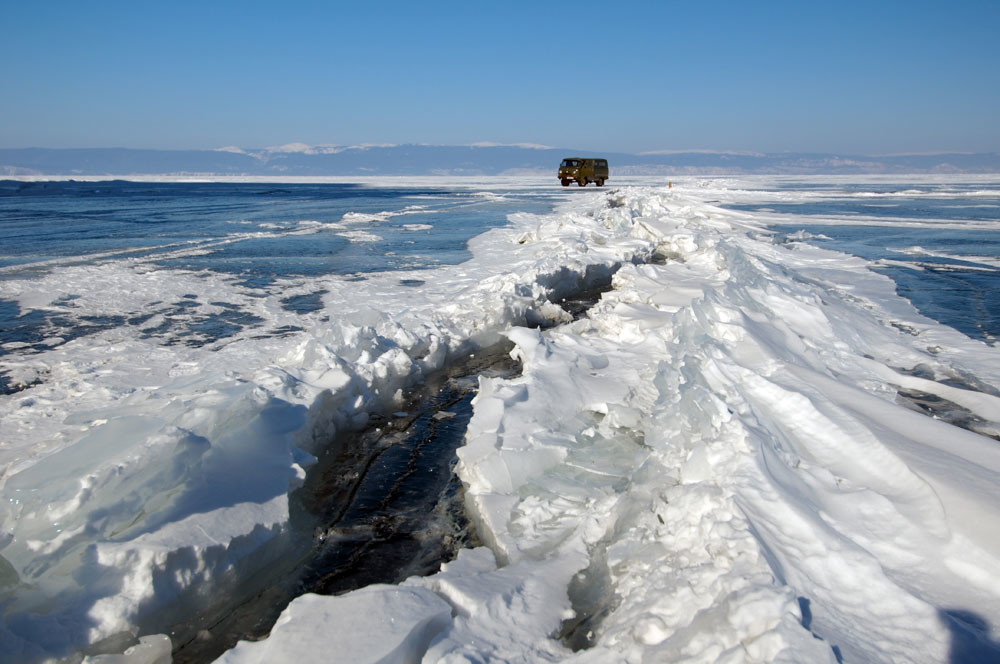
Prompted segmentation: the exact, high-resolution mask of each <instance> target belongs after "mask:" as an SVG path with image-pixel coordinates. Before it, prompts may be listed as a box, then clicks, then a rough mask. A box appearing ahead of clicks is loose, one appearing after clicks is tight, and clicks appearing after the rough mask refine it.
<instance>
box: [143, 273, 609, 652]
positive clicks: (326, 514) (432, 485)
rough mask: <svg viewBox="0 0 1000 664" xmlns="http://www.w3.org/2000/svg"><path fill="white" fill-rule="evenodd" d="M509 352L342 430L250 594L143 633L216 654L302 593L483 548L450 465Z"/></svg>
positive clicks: (590, 296)
mask: <svg viewBox="0 0 1000 664" xmlns="http://www.w3.org/2000/svg"><path fill="white" fill-rule="evenodd" d="M617 269H618V266H617V265H616V266H611V267H610V268H605V269H603V270H600V269H598V270H596V271H595V272H594V274H588V276H587V277H586V278H585V279H584V280H583V283H584V284H587V285H586V286H583V285H582V284H581V286H580V287H579V288H578V289H577V290H576V291H575V292H572V293H568V294H567V295H566V296H564V297H559V298H558V299H557V303H558V304H559V305H560V306H561V307H562V308H563V309H564V310H566V311H567V313H569V314H570V315H571V316H572V317H573V318H574V319H576V318H580V317H581V316H583V315H584V314H585V313H586V312H587V310H588V309H590V307H592V306H593V305H594V304H595V303H596V302H597V301H599V300H600V297H601V294H602V293H604V292H606V291H608V290H609V289H610V288H611V278H612V276H613V274H614V273H615V271H616V270H617ZM512 348H513V344H511V343H510V342H509V341H505V342H503V343H500V344H497V345H496V346H493V347H491V348H487V349H482V350H478V351H475V352H474V353H471V354H470V355H469V356H468V357H467V358H466V359H465V360H464V361H463V362H460V363H458V364H457V365H456V366H453V367H451V368H449V369H446V370H444V371H442V372H440V373H438V374H436V375H433V376H431V377H429V378H428V379H427V381H426V382H425V383H424V384H423V385H422V386H421V387H420V388H419V389H417V390H414V391H413V393H412V394H411V395H410V396H409V399H408V403H407V407H406V409H405V410H403V411H399V412H396V413H393V414H392V415H390V416H383V417H379V418H373V419H372V420H371V421H370V423H369V426H368V428H367V429H365V430H364V431H362V432H359V433H357V434H354V435H348V436H341V437H338V440H336V441H334V443H333V444H332V445H331V447H330V448H329V449H328V450H327V451H326V453H325V454H323V455H322V456H321V457H320V458H319V460H318V461H317V463H316V464H315V465H314V466H313V467H312V468H310V469H309V472H308V474H307V477H306V481H305V484H304V485H303V486H302V487H301V488H300V489H299V490H297V491H296V492H294V493H293V494H292V495H291V503H290V509H291V520H292V528H291V530H292V533H291V534H290V535H289V537H291V538H293V539H295V540H297V541H294V542H292V543H291V545H290V546H289V547H288V548H289V549H290V550H292V551H293V552H296V553H294V555H283V556H282V557H281V560H280V561H278V562H277V563H276V564H275V566H272V567H271V568H270V569H268V570H267V571H266V572H263V573H261V574H258V575H257V576H256V577H255V578H254V579H252V580H251V582H250V584H245V585H252V588H250V589H249V590H248V589H247V588H246V587H244V588H242V589H241V590H242V592H239V593H236V592H234V593H233V597H231V598H229V600H228V601H225V600H224V601H219V600H218V599H217V598H215V599H213V601H212V602H211V604H212V606H213V607H214V608H213V609H210V610H206V611H205V612H204V613H201V614H199V615H198V616H194V617H192V618H190V619H185V621H184V622H182V623H179V624H174V625H173V626H172V628H166V629H165V628H163V627H162V626H154V625H149V626H147V629H144V630H143V631H144V632H147V633H156V632H168V633H170V635H171V638H172V640H173V642H174V651H173V661H174V663H175V664H188V663H201V662H209V661H213V660H214V659H215V658H217V657H218V656H220V655H221V654H222V653H223V652H225V651H226V650H228V649H229V648H232V647H233V646H234V645H236V643H237V641H239V640H258V639H261V638H264V637H266V636H267V635H268V633H269V632H270V630H271V627H272V626H273V625H274V622H275V621H276V620H277V618H278V616H279V615H280V613H281V611H282V610H284V608H285V607H286V606H287V605H288V603H289V602H291V601H292V600H293V599H294V598H295V597H298V596H299V595H302V594H305V593H317V594H324V595H335V594H340V593H345V592H349V591H351V590H355V589H358V588H362V587H365V586H367V585H370V584H373V583H389V584H393V583H399V582H401V581H403V580H404V579H406V578H408V577H410V576H414V575H428V574H432V573H434V572H436V571H437V570H438V569H439V568H440V565H441V563H443V562H448V561H450V560H453V559H454V558H455V557H456V556H457V554H458V551H459V550H460V549H462V548H466V547H475V546H478V545H479V544H480V542H479V540H478V537H477V535H476V533H475V531H474V529H473V528H472V526H471V524H470V522H469V521H468V519H467V517H466V515H465V513H464V498H463V487H462V484H461V482H460V480H459V479H458V478H457V476H456V475H455V473H454V466H455V463H456V462H457V460H458V457H457V455H456V450H457V449H458V447H460V446H461V444H462V442H463V440H464V437H465V431H466V429H467V427H468V424H469V421H470V419H471V418H472V413H473V409H472V400H473V398H474V397H475V395H476V390H477V388H478V385H479V376H500V377H504V378H511V377H514V376H516V375H518V374H519V373H520V371H521V367H520V365H519V364H518V363H517V362H516V361H515V360H513V359H512V358H511V356H510V351H511V349H512ZM591 585H592V584H591ZM598 595H599V596H595V597H594V598H592V599H593V606H584V605H583V604H580V605H579V606H576V607H575V608H577V610H578V614H579V616H580V617H579V618H578V619H577V620H575V621H574V624H573V625H566V626H565V627H564V630H563V631H564V634H562V635H560V638H563V639H564V640H565V641H567V642H576V643H574V646H575V647H586V646H587V640H588V639H589V638H590V637H589V633H590V627H595V626H596V625H597V624H599V622H600V620H601V619H603V617H604V615H605V614H606V610H607V608H606V607H607V605H608V602H607V597H605V596H604V593H598ZM195 622H197V624H195ZM206 625H207V627H205V626H206Z"/></svg>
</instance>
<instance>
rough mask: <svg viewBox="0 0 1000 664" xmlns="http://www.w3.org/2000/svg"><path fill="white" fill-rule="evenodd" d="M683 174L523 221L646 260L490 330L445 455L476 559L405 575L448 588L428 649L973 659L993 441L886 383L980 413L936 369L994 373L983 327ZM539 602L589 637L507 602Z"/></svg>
mask: <svg viewBox="0 0 1000 664" xmlns="http://www.w3.org/2000/svg"><path fill="white" fill-rule="evenodd" d="M702 194H703V192H694V193H692V192H691V191H690V190H689V191H684V190H683V189H682V188H680V187H675V188H673V189H669V190H667V189H630V190H625V191H617V192H610V193H609V194H607V195H602V196H597V195H595V196H593V197H591V198H590V199H588V203H589V205H590V206H591V207H590V209H589V210H588V209H583V208H577V209H573V210H563V211H562V216H561V217H560V219H561V226H562V228H553V227H552V226H548V227H545V226H544V225H543V226H540V227H539V228H537V229H531V230H529V231H526V232H525V233H524V234H523V235H522V236H521V237H520V241H521V242H523V243H524V244H525V245H528V246H531V245H533V244H541V243H545V242H547V241H548V240H549V238H551V237H552V234H553V233H554V232H560V233H565V232H566V229H567V228H571V227H574V226H583V225H591V227H593V228H597V229H600V228H631V229H633V230H632V231H631V233H630V236H631V237H637V238H641V239H644V240H647V241H649V242H652V243H655V245H656V252H655V253H656V255H659V256H663V257H665V260H664V261H663V263H662V264H631V263H627V264H624V265H623V266H622V268H621V269H620V270H619V271H618V272H616V273H615V275H614V289H613V290H612V291H611V292H609V293H606V294H605V295H604V297H603V298H602V300H601V302H600V303H599V304H598V305H597V306H596V307H595V308H593V309H591V310H590V312H589V314H588V316H587V317H586V318H584V319H582V320H579V321H577V322H574V323H571V324H568V325H563V326H560V327H557V328H552V329H549V330H546V331H538V330H529V329H524V328H514V329H512V330H511V331H510V332H508V333H507V335H508V336H509V338H510V339H511V340H512V341H514V342H515V344H516V348H515V351H514V353H516V354H517V355H518V356H519V357H520V359H521V360H522V361H523V363H524V369H523V373H522V375H521V376H520V377H518V378H514V379H509V380H505V379H492V378H491V379H483V381H482V384H481V386H480V392H479V395H478V396H477V397H476V400H475V402H474V406H475V411H474V416H473V420H472V422H471V423H470V427H469V430H468V433H467V437H466V444H465V445H464V446H463V447H462V448H461V449H460V450H459V456H460V459H461V461H460V464H459V467H458V472H459V475H460V476H461V478H462V479H463V481H464V482H465V483H466V485H467V502H468V507H469V509H470V512H471V514H472V515H473V518H474V519H475V521H476V523H477V524H478V526H479V528H480V534H481V536H482V537H483V539H484V541H485V542H487V543H488V545H489V548H490V549H491V553H492V554H494V555H495V556H496V559H497V562H498V564H499V567H498V568H497V569H496V570H494V569H492V568H490V566H489V565H488V564H484V565H480V566H477V567H474V568H472V569H466V568H465V567H464V566H466V565H468V563H469V560H471V559H473V557H475V559H476V560H480V559H483V558H484V556H483V555H482V554H480V553H479V551H480V550H476V551H472V552H469V553H468V555H463V556H462V557H460V558H459V560H458V561H457V562H456V563H454V564H451V565H447V566H445V567H444V568H443V569H442V571H441V572H440V573H439V574H437V575H434V576H431V577H427V578H424V579H411V580H410V581H408V582H407V583H406V584H403V585H404V586H414V587H419V588H427V589H431V590H434V592H436V593H437V594H438V595H439V596H440V597H442V598H443V599H445V600H446V601H448V602H449V603H450V604H452V606H453V607H454V609H453V619H452V621H451V622H450V623H448V624H446V625H445V626H444V627H442V628H441V631H440V632H439V633H438V634H437V636H436V637H435V638H434V639H433V640H432V642H431V644H430V646H429V648H428V650H427V651H426V653H425V654H424V655H423V661H427V662H432V661H468V660H469V659H473V660H476V659H479V658H485V659H487V660H489V659H503V660H506V661H586V662H606V661H635V662H638V661H692V662H694V661H698V662H702V661H704V662H710V661H796V662H817V661H830V662H832V661H837V659H838V658H841V657H842V658H843V659H844V661H910V662H940V661H946V660H948V659H949V656H952V655H955V654H956V653H966V654H967V653H974V654H975V655H976V656H979V657H993V658H995V657H996V655H997V652H998V651H997V649H996V646H995V645H994V644H991V641H990V640H991V639H993V638H995V637H994V636H993V635H994V634H995V631H994V630H996V628H997V625H996V624H995V620H996V617H997V616H1000V584H998V582H1000V541H998V539H997V538H996V536H995V529H994V528H991V527H990V525H989V524H993V523H996V522H997V519H998V517H1000V497H998V496H1000V492H998V491H997V488H998V486H1000V485H998V481H1000V448H998V447H997V446H996V441H995V440H992V439H989V438H986V437H983V436H980V435H977V434H974V433H971V432H969V431H966V430H964V429H960V428H957V427H955V426H952V425H950V424H948V423H946V422H944V421H940V420H936V419H934V418H932V417H929V416H928V415H927V414H926V413H920V412H917V411H915V410H913V409H911V408H907V407H905V406H904V405H902V404H900V403H899V402H898V396H897V395H898V392H899V390H904V389H910V390H920V391H922V392H925V393H929V394H936V395H940V396H941V397H942V398H945V399H948V400H949V401H951V402H952V403H955V404H961V406H962V407H963V408H966V409H968V410H969V411H970V412H972V413H974V414H975V415H976V416H978V417H980V418H982V419H983V420H985V421H989V422H994V423H995V422H996V421H997V419H998V411H997V409H996V408H997V401H996V397H995V396H993V395H992V394H989V393H985V392H981V391H978V390H975V389H972V388H971V387H970V386H966V387H959V386H956V385H955V384H950V381H949V378H948V377H949V376H951V377H954V376H962V375H975V376H977V377H978V378H979V379H981V380H982V381H984V382H985V383H986V384H989V385H992V386H994V389H995V387H996V386H997V385H998V384H1000V359H998V356H997V352H996V349H995V348H994V347H992V346H988V345H986V344H984V343H981V342H978V341H974V340H971V339H969V338H967V337H965V336H963V335H961V334H959V333H958V332H955V331H954V330H952V329H949V328H946V327H944V326H941V325H939V324H937V323H934V322H933V321H930V320H928V319H926V318H924V317H922V316H921V315H920V314H918V313H917V312H916V311H915V310H914V309H913V307H912V305H910V304H909V302H907V301H905V300H902V299H901V298H899V297H898V296H897V295H896V294H895V292H894V286H893V284H892V282H891V281H890V280H889V279H887V278H886V277H883V276H881V275H878V274H875V273H873V272H871V271H869V270H868V269H867V265H866V263H865V262H864V261H862V260H861V259H858V258H854V257H851V256H847V255H844V254H839V253H834V252H831V251H826V250H823V249H819V248H816V247H813V246H809V245H807V244H805V243H803V242H800V241H792V242H774V241H772V237H773V236H772V235H771V234H769V233H767V232H766V231H765V229H764V228H762V227H759V226H757V225H756V224H755V222H754V221H753V219H752V218H750V217H748V216H747V215H745V214H742V213H739V212H732V211H727V210H723V209H721V208H717V207H713V206H711V205H708V204H706V203H704V202H703V198H701V195H702ZM715 195H718V192H715ZM565 243H566V242H565V241H564V242H563V244H565ZM595 245H596V246H600V247H605V246H607V244H599V243H598V242H594V243H593V245H592V246H595ZM918 374H919V375H918ZM487 562H489V561H488V560H487ZM500 573H505V575H511V574H516V575H517V578H518V584H516V585H512V584H510V583H500V582H499V581H498V580H497V581H495V580H496V579H497V575H498V574H500ZM506 578H507V579H509V577H506ZM456 588H461V589H462V590H461V592H460V593H459V594H458V595H456V592H455V589H456ZM385 592H389V591H388V590H386V591H385ZM497 596H500V597H503V601H502V605H501V606H502V608H501V607H498V608H496V609H493V608H492V607H494V605H495V598H496V597H497ZM348 597H349V596H348ZM343 599H344V598H338V599H337V600H329V601H331V602H333V601H343ZM511 609H514V610H515V611H514V615H512V614H511ZM545 609H548V610H555V609H559V610H562V611H564V612H565V614H564V615H565V617H566V618H571V617H572V618H573V620H567V621H566V622H565V623H564V629H566V628H567V627H569V626H571V625H573V624H581V625H583V628H582V629H586V630H587V631H588V633H587V634H583V635H574V634H565V633H564V636H565V637H566V638H564V639H563V640H559V639H557V638H555V635H556V634H558V633H559V630H556V629H554V628H553V625H552V622H551V620H552V619H551V618H549V619H548V621H547V622H544V621H543V622H542V625H543V626H544V629H538V628H537V625H536V624H535V623H534V621H530V622H528V623H525V621H523V620H522V619H521V618H520V617H521V616H534V615H537V612H539V611H543V610H545ZM582 610H586V611H589V612H591V614H594V619H592V620H584V621H582V622H581V621H580V620H579V619H580V618H581V616H579V615H576V613H577V612H578V611H582ZM484 611H485V612H488V613H489V615H490V620H488V621H483V622H480V621H478V620H476V619H475V616H476V615H477V612H478V613H482V612H484ZM467 612H468V613H470V615H469V616H466V613H467ZM956 616H959V617H957V618H956ZM961 616H965V617H967V618H969V620H968V622H965V619H964V618H962V617H961ZM338 622H339V621H338V619H337V618H336V616H333V617H332V619H331V623H332V624H334V625H335V624H337V623H338ZM966 624H969V625H975V626H976V627H972V628H970V629H969V631H963V629H964V628H963V627H962V625H966ZM569 628H570V629H572V627H569ZM976 630H978V632H977V631H976ZM280 632H281V630H277V633H278V634H280ZM272 638H274V637H272ZM373 638H374V637H373ZM570 642H574V643H577V644H580V643H582V644H584V645H586V646H588V647H587V648H586V649H583V650H579V651H576V652H574V651H573V650H571V649H570V648H569V647H568V644H569V643H570ZM994 643H995V642H994ZM234 652H236V651H234ZM412 655H413V657H414V659H415V660H416V659H417V658H418V657H419V656H420V655H421V653H413V654H412ZM228 661H243V660H240V659H235V660H228Z"/></svg>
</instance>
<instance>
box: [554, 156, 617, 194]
mask: <svg viewBox="0 0 1000 664" xmlns="http://www.w3.org/2000/svg"><path fill="white" fill-rule="evenodd" d="M607 179H608V160H607V159H590V158H581V157H569V158H566V159H563V160H562V163H561V164H559V182H561V183H562V186H564V187H568V186H569V183H570V182H576V183H577V184H578V185H580V186H581V187H586V186H587V183H588V182H594V183H596V184H597V186H598V187H601V186H603V185H604V181H605V180H607Z"/></svg>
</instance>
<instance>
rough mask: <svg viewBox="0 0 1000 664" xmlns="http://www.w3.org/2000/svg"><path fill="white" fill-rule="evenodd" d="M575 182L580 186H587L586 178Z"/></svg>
mask: <svg viewBox="0 0 1000 664" xmlns="http://www.w3.org/2000/svg"><path fill="white" fill-rule="evenodd" d="M576 183H577V184H578V185H580V186H581V187H586V186H587V181H586V180H577V181H576Z"/></svg>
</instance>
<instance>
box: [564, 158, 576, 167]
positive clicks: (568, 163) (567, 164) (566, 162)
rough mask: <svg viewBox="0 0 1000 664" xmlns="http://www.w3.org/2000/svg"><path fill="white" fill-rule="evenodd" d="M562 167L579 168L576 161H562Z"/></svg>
mask: <svg viewBox="0 0 1000 664" xmlns="http://www.w3.org/2000/svg"><path fill="white" fill-rule="evenodd" d="M562 165H563V166H579V164H578V163H577V162H576V159H563V163H562Z"/></svg>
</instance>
